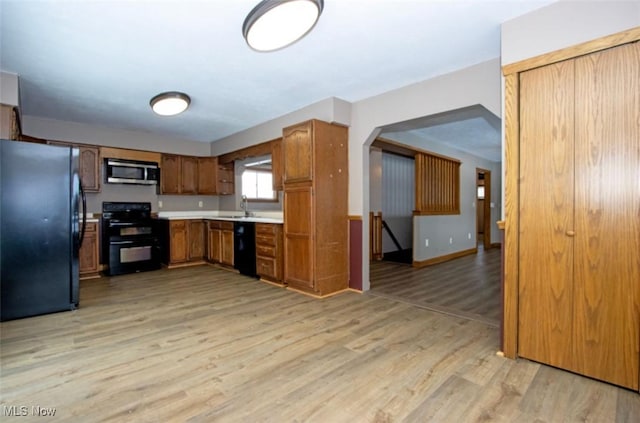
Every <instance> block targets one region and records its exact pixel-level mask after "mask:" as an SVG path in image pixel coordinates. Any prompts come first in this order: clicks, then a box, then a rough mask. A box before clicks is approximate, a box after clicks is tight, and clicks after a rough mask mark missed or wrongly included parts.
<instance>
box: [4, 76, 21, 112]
mask: <svg viewBox="0 0 640 423" xmlns="http://www.w3.org/2000/svg"><path fill="white" fill-rule="evenodd" d="M19 94H20V90H19V81H18V75H16V74H15V73H9V72H0V103H2V104H7V105H9V106H19V105H20V95H19Z"/></svg>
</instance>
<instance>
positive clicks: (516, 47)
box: [501, 0, 640, 65]
mask: <svg viewBox="0 0 640 423" xmlns="http://www.w3.org/2000/svg"><path fill="white" fill-rule="evenodd" d="M637 26H640V1H637V0H635V1H629V0H627V1H615V0H611V1H609V0H607V1H575V0H573V1H572V0H561V1H559V2H557V3H553V4H551V5H549V6H546V7H543V8H541V9H538V10H535V11H533V12H531V13H528V14H526V15H523V16H519V17H517V18H515V19H512V20H510V21H507V22H505V23H503V24H502V47H501V48H502V64H503V65H506V64H509V63H514V62H518V61H520V60H524V59H529V58H531V57H535V56H539V55H541V54H545V53H550V52H552V51H555V50H560V49H563V48H566V47H571V46H574V45H576V44H580V43H584V42H587V41H591V40H594V39H596V38H601V37H604V36H607V35H611V34H615V33H617V32H622V31H624V30H627V29H631V28H634V27H637Z"/></svg>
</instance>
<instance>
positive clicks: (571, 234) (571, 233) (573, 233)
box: [567, 231, 576, 236]
mask: <svg viewBox="0 0 640 423" xmlns="http://www.w3.org/2000/svg"><path fill="white" fill-rule="evenodd" d="M575 234H576V233H575V232H574V231H567V236H575Z"/></svg>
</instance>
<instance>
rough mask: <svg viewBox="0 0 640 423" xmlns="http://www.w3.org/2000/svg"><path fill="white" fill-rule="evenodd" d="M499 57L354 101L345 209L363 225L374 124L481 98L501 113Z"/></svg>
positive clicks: (365, 281) (365, 242)
mask: <svg viewBox="0 0 640 423" xmlns="http://www.w3.org/2000/svg"><path fill="white" fill-rule="evenodd" d="M500 86H501V72H500V59H499V58H496V59H493V60H489V61H486V62H482V63H479V64H477V65H474V66H470V67H468V68H465V69H462V70H459V71H456V72H451V73H448V74H446V75H441V76H438V77H435V78H432V79H429V80H426V81H422V82H419V83H416V84H412V85H408V86H406V87H402V88H399V89H397V90H393V91H389V92H386V93H384V94H380V95H378V96H374V97H370V98H368V99H365V100H362V101H359V102H356V103H354V104H353V107H352V109H351V127H350V129H349V214H350V215H361V216H362V219H363V226H364V227H365V228H367V227H368V225H369V202H370V199H369V194H370V193H369V190H370V185H369V144H370V142H371V141H373V140H374V139H375V137H376V136H378V134H379V133H380V128H381V127H383V126H386V125H390V124H393V123H397V122H404V121H407V120H411V119H416V118H419V117H423V116H430V115H433V114H437V113H442V112H447V111H450V110H456V109H460V108H463V107H468V106H473V105H476V104H481V105H483V106H484V107H485V108H487V109H488V110H489V111H491V112H492V113H493V114H495V115H496V116H498V117H500V116H501V115H502V113H501V111H502V107H501V104H502V101H501V91H500ZM362 257H369V237H368V231H364V232H363V237H362ZM362 287H363V289H364V290H365V291H366V290H369V288H370V285H369V262H368V260H363V263H362Z"/></svg>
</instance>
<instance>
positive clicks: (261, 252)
mask: <svg viewBox="0 0 640 423" xmlns="http://www.w3.org/2000/svg"><path fill="white" fill-rule="evenodd" d="M256 256H259V257H273V258H275V257H276V247H272V246H268V245H260V244H257V245H256Z"/></svg>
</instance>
